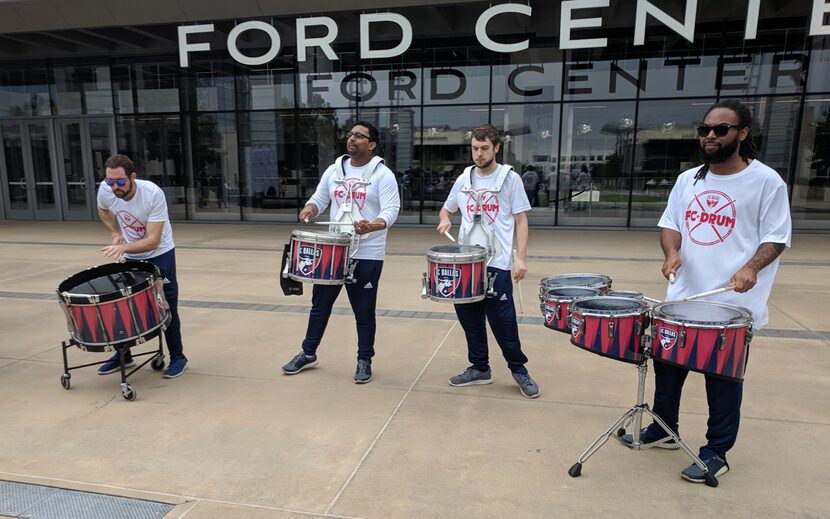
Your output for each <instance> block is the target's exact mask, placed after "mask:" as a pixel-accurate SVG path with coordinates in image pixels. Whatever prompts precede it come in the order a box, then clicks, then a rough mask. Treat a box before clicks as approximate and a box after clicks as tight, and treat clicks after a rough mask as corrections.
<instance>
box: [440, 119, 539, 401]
mask: <svg viewBox="0 0 830 519" xmlns="http://www.w3.org/2000/svg"><path fill="white" fill-rule="evenodd" d="M500 148H501V138H500V136H499V131H498V130H497V129H496V128H495V127H493V126H492V125H489V124H484V125H481V126H479V127H477V128H475V129H474V130H473V131H472V136H471V139H470V149H471V151H472V157H473V162H474V164H475V166H470V167H468V168H467V169H466V170H465V172H464V173H463V174H462V175H461V176H459V177H458V179H456V181H455V183H454V184H453V187H452V189H451V190H450V193H449V195H448V197H447V201H446V202H445V203H444V206H443V207H442V208H441V212H440V223H439V224H438V227H437V230H438V232H439V233H442V234H443V233H445V232H448V231H449V230H450V229H451V228H452V221H451V220H450V218H451V217H452V214H453V213H455V212H456V211H458V210H459V209H460V210H461V230H460V231H459V235H458V242H459V243H467V242H466V241H465V236H466V235H467V233H468V232H469V231H470V228H471V224H472V220H473V213H474V212H475V206H476V205H477V203H478V202H477V200H476V195H471V194H469V193H464V191H468V189H465V188H466V187H471V188H472V189H473V190H476V191H477V192H478V193H479V194H480V193H481V192H482V191H488V192H490V193H492V194H493V195H492V198H490V199H488V200H487V206H488V207H487V211H486V214H485V215H483V217H482V218H481V224H482V225H489V226H490V230H491V231H492V234H493V236H494V239H495V240H496V241H497V242H498V244H499V246H500V249H499V253H498V254H497V255H495V256H493V257H492V258H491V259H490V261H489V263H488V266H487V274H488V278H490V279H491V280H492V281H491V286H490V290H492V292H493V294H492V295H491V296H490V297H487V298H485V299H484V300H482V301H477V302H474V303H464V304H456V305H454V307H455V313H456V315H457V316H458V321H459V323H461V327H462V328H463V329H464V334H465V336H466V339H467V357H468V360H469V361H470V364H471V365H470V366H469V367H468V368H467V369H466V370H465V371H464V372H463V373H461V374H459V375H456V376H453V377H451V378H450V379H449V383H450V385H451V386H456V387H459V386H470V385H474V384H491V383H492V382H493V378H492V375H491V371H490V364H489V353H488V346H487V329H486V324H485V323H486V322H489V323H490V329H491V330H492V331H493V335H494V336H495V338H496V341H497V342H498V345H499V347H500V348H501V351H502V354H503V355H504V359H505V360H506V361H507V366H508V368H510V371H511V372H512V374H513V379H514V380H515V381H516V383H517V384H518V385H519V390H520V391H521V393H522V395H524V396H526V397H527V398H537V397H538V396H539V395H540V390H539V386H538V385H537V384H536V382H535V381H534V380H533V379H532V378H531V377H530V375H529V374H528V371H527V368H525V364H526V363H527V357H526V356H525V354H524V353H523V352H522V346H521V342H520V341H519V326H518V323H517V320H516V307H515V306H514V302H513V283H512V281H511V266H512V251H513V233H514V231H515V233H516V242H517V250H516V253H517V254H516V265H515V266H514V267H515V268H514V274H513V278H514V279H515V280H516V281H521V280H522V279H523V278H524V277H525V275H526V274H527V267H526V266H525V253H526V251H527V235H528V231H527V211H529V210H530V202H529V201H528V199H527V194H526V193H525V190H524V184H523V183H522V179H521V177H520V176H519V175H518V174H517V173H516V172H515V171H513V168H512V167H511V166H509V165H504V166H502V165H500V164H498V163H497V162H496V154H497V153H498V152H499V149H500ZM483 212H485V211H483ZM491 222H492V223H491Z"/></svg>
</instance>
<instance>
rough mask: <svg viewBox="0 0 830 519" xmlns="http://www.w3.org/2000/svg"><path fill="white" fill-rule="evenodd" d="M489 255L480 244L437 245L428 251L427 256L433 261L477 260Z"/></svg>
mask: <svg viewBox="0 0 830 519" xmlns="http://www.w3.org/2000/svg"><path fill="white" fill-rule="evenodd" d="M486 257H487V251H486V250H484V247H479V246H478V245H436V246H435V247H430V248H429V250H428V251H427V258H428V259H430V260H433V261H438V262H441V261H445V262H452V261H465V260H466V261H475V260H482V259H485V258H486Z"/></svg>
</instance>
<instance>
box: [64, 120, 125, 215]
mask: <svg viewBox="0 0 830 519" xmlns="http://www.w3.org/2000/svg"><path fill="white" fill-rule="evenodd" d="M55 126H56V129H57V135H58V154H59V161H58V163H59V169H60V172H59V173H60V178H61V179H63V181H64V182H63V185H62V186H61V187H62V193H61V195H62V198H63V201H64V204H63V217H64V219H66V220H94V219H96V218H97V213H96V203H95V199H96V195H97V191H98V186H99V185H100V183H101V181H102V180H103V179H104V174H105V171H104V163H105V162H106V160H107V158H108V157H109V156H110V155H112V154H113V153H114V152H115V149H114V148H115V147H114V144H115V125H114V124H113V121H112V119H109V118H95V119H59V120H57V121H56V122H55Z"/></svg>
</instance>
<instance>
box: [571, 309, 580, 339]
mask: <svg viewBox="0 0 830 519" xmlns="http://www.w3.org/2000/svg"><path fill="white" fill-rule="evenodd" d="M581 328H582V319H580V318H578V317H576V316H573V315H572V316H571V337H573V338H574V339H575V340H579V333H580V331H581Z"/></svg>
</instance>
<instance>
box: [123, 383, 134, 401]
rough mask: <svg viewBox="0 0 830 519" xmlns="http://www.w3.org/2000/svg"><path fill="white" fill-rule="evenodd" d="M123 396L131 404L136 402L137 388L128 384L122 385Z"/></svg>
mask: <svg viewBox="0 0 830 519" xmlns="http://www.w3.org/2000/svg"><path fill="white" fill-rule="evenodd" d="M121 396H123V397H124V400H129V401H130V402H132V401H133V400H135V397H136V391H135V388H133V386H131V385H130V384H128V383H126V382H124V383H122V384H121Z"/></svg>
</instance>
